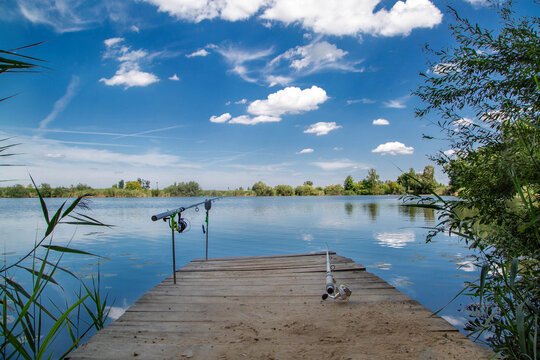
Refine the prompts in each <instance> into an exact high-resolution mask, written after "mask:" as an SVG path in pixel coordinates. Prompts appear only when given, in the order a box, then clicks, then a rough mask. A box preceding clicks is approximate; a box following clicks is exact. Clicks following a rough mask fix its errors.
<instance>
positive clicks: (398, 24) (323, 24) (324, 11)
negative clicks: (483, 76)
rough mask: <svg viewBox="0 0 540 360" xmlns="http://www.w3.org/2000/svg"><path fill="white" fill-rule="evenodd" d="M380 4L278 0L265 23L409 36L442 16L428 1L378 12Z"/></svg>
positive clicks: (411, 0) (337, 32)
mask: <svg viewBox="0 0 540 360" xmlns="http://www.w3.org/2000/svg"><path fill="white" fill-rule="evenodd" d="M378 5H379V1H377V0H374V1H373V0H372V1H368V0H365V1H353V0H345V1H343V0H297V1H290V0H275V1H273V2H272V4H271V6H270V7H268V8H267V9H266V10H265V11H264V13H263V14H262V15H261V18H262V19H266V20H275V21H280V22H283V23H285V24H300V25H301V26H302V27H303V28H304V29H307V30H310V31H313V32H316V33H320V34H326V35H338V36H342V35H351V36H357V35H361V34H371V35H382V36H395V35H408V34H409V33H410V32H411V31H412V30H413V29H415V28H432V27H434V26H435V25H438V24H440V23H441V21H442V13H441V12H440V11H439V9H438V8H437V7H435V6H434V5H433V4H432V3H431V2H430V1H428V0H406V1H405V2H403V1H398V2H396V3H395V4H394V6H393V7H392V8H391V9H390V10H386V9H385V8H382V9H380V10H378V11H377V12H374V10H375V8H376V7H377V6H378Z"/></svg>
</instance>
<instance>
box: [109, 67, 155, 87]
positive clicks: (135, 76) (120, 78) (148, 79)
mask: <svg viewBox="0 0 540 360" xmlns="http://www.w3.org/2000/svg"><path fill="white" fill-rule="evenodd" d="M99 81H101V82H104V83H105V84H106V85H109V86H115V85H124V86H125V89H128V88H130V87H133V86H143V87H144V86H148V85H150V84H153V83H155V82H158V81H159V78H158V77H157V76H156V75H154V74H152V73H148V72H144V71H140V70H139V69H138V66H133V67H132V68H131V69H130V67H129V66H120V69H118V71H116V73H115V74H114V76H113V77H111V78H110V79H106V78H101V79H99Z"/></svg>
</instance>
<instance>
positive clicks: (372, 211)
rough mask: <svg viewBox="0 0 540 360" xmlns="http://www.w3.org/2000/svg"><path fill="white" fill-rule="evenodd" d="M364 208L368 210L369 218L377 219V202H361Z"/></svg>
mask: <svg viewBox="0 0 540 360" xmlns="http://www.w3.org/2000/svg"><path fill="white" fill-rule="evenodd" d="M363 207H364V209H366V210H367V211H368V214H369V220H371V221H375V220H377V215H379V204H378V203H375V202H371V203H369V204H363Z"/></svg>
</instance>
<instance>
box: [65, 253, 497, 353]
mask: <svg viewBox="0 0 540 360" xmlns="http://www.w3.org/2000/svg"><path fill="white" fill-rule="evenodd" d="M325 255H326V253H313V254H294V255H272V256H260V257H234V258H220V259H209V260H208V261H204V260H203V259H195V260H193V261H192V262H191V263H189V264H187V265H186V266H184V267H183V268H181V269H179V270H178V271H177V273H176V276H177V284H176V285H175V284H173V282H172V277H169V278H167V279H165V280H164V281H163V282H162V283H161V284H159V285H157V286H156V287H154V288H153V289H151V290H150V291H149V292H147V293H146V294H144V295H143V296H142V297H141V298H140V299H139V300H138V301H137V302H136V303H135V304H133V305H132V306H131V307H130V308H128V309H127V310H126V311H125V313H124V314H123V315H122V316H121V317H120V318H119V319H118V320H116V321H115V322H113V323H111V324H110V325H109V326H107V327H106V328H105V329H103V330H102V331H100V332H99V333H97V334H96V335H94V336H93V337H92V338H91V339H90V340H89V341H88V342H87V343H85V344H83V345H82V346H81V347H80V348H79V349H77V350H76V351H74V352H73V353H72V354H70V356H69V357H70V358H71V359H78V360H81V359H114V360H118V359H187V358H197V359H240V358H246V359H273V358H280V359H289V358H292V359H302V358H308V359H311V358H318V359H325V358H353V359H363V358H369V359H399V358H402V359H408V358H449V359H452V358H455V359H458V358H459V359H479V358H488V357H489V355H490V354H491V353H490V352H489V351H488V350H486V349H484V348H482V347H480V346H479V345H476V344H474V343H473V342H471V341H469V340H468V339H466V338H465V337H464V336H463V335H461V334H460V333H459V332H457V330H456V329H455V328H454V327H453V326H451V325H450V324H449V323H448V322H446V321H445V320H444V319H442V318H440V317H438V316H431V312H430V311H429V310H427V309H426V308H424V307H423V306H422V305H420V304H419V303H418V302H417V301H415V300H412V299H411V298H409V297H408V296H406V295H405V294H403V293H401V292H400V291H398V290H397V289H395V288H394V287H393V286H391V285H389V284H388V283H386V282H385V281H384V280H382V279H381V278H379V277H377V276H376V275H373V274H370V273H368V272H366V271H365V268H364V267H363V266H361V265H359V264H356V263H355V262H353V261H352V260H351V259H348V258H345V257H342V256H339V255H337V254H335V253H332V255H331V262H332V264H333V265H335V267H336V271H335V273H334V275H335V278H336V280H337V281H338V282H344V283H346V284H347V286H348V287H349V288H350V289H351V290H352V292H353V295H352V296H351V298H350V300H349V301H347V302H338V301H333V300H326V301H323V300H321V295H322V293H323V292H324V290H325V281H324V278H325V275H326V259H325Z"/></svg>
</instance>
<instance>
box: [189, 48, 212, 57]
mask: <svg viewBox="0 0 540 360" xmlns="http://www.w3.org/2000/svg"><path fill="white" fill-rule="evenodd" d="M208 54H210V53H209V52H208V51H207V50H206V49H200V50H197V51H195V52H192V53H191V54H187V55H186V57H188V58H191V57H196V56H206V55H208Z"/></svg>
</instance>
